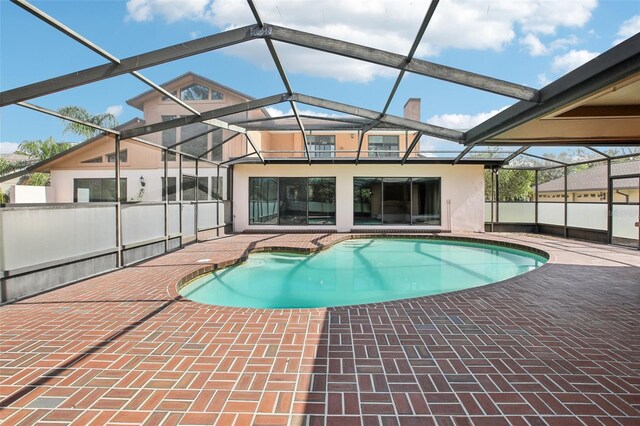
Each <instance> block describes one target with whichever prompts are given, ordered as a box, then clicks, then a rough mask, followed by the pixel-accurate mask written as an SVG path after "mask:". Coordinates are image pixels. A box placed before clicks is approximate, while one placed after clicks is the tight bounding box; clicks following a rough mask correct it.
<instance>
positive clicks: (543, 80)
mask: <svg viewBox="0 0 640 426" xmlns="http://www.w3.org/2000/svg"><path fill="white" fill-rule="evenodd" d="M549 83H551V79H549V77H547V74H545V73H542V74H538V84H539V85H540V87H544V86H546V85H547V84H549Z"/></svg>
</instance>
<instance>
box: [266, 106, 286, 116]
mask: <svg viewBox="0 0 640 426" xmlns="http://www.w3.org/2000/svg"><path fill="white" fill-rule="evenodd" d="M265 109H266V110H267V112H268V113H269V115H270V116H272V117H282V116H283V115H285V112H284V111H282V110H279V109H278V108H275V107H272V106H268V107H266V108H265Z"/></svg>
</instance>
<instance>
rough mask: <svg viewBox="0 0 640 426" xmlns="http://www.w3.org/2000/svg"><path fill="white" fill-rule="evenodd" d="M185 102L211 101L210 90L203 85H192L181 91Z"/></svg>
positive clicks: (181, 97)
mask: <svg viewBox="0 0 640 426" xmlns="http://www.w3.org/2000/svg"><path fill="white" fill-rule="evenodd" d="M180 99H182V100H183V101H205V100H208V99H209V88H208V87H205V86H203V85H201V84H192V85H190V86H187V87H184V88H183V89H182V90H180Z"/></svg>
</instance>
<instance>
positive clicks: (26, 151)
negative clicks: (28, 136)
mask: <svg viewBox="0 0 640 426" xmlns="http://www.w3.org/2000/svg"><path fill="white" fill-rule="evenodd" d="M73 145H74V144H72V143H69V142H56V141H55V139H53V138H51V137H50V138H49V139H45V140H41V139H36V140H32V141H24V142H22V143H21V144H20V145H18V149H17V150H16V154H21V155H26V156H27V157H29V160H30V161H32V162H38V161H43V160H46V159H47V158H50V157H53V156H54V155H57V154H60V153H61V152H62V151H66V150H67V149H69V148H71V147H72V146H73Z"/></svg>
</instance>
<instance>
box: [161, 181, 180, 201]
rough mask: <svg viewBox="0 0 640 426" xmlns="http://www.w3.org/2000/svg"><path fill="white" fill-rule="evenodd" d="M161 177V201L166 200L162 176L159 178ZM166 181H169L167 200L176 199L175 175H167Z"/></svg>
mask: <svg viewBox="0 0 640 426" xmlns="http://www.w3.org/2000/svg"><path fill="white" fill-rule="evenodd" d="M160 179H162V201H166V195H165V187H164V178H160ZM167 180H168V183H169V188H168V189H169V191H168V192H169V194H168V195H169V201H176V181H177V179H176V178H175V177H169V178H167Z"/></svg>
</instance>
